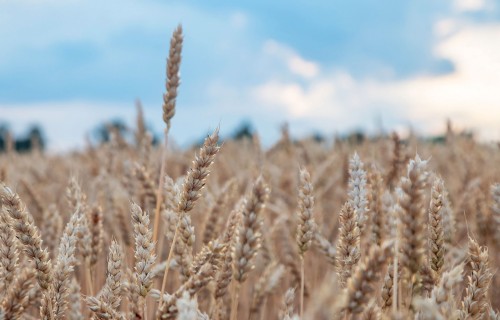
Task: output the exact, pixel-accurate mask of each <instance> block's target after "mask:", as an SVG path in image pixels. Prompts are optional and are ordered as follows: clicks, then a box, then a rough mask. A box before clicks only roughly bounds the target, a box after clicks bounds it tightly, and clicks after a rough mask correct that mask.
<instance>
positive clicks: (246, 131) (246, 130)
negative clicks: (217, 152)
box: [231, 121, 255, 140]
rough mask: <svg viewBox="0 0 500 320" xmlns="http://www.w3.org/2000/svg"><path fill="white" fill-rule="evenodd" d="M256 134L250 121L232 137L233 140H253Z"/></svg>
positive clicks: (244, 123)
mask: <svg viewBox="0 0 500 320" xmlns="http://www.w3.org/2000/svg"><path fill="white" fill-rule="evenodd" d="M254 133H255V130H254V129H253V126H252V124H251V123H250V122H249V121H244V122H242V123H241V124H240V125H239V126H238V127H237V128H236V130H234V133H233V134H232V135H231V139H233V140H241V139H244V138H248V139H251V138H252V137H253V135H254Z"/></svg>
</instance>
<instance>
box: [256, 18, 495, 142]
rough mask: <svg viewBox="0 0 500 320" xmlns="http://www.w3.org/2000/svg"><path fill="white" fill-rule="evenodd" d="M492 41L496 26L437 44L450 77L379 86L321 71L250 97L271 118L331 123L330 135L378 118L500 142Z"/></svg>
mask: <svg viewBox="0 0 500 320" xmlns="http://www.w3.org/2000/svg"><path fill="white" fill-rule="evenodd" d="M498 39H500V24H489V25H484V24H483V25H471V24H469V25H463V26H461V27H460V29H458V30H455V32H454V33H452V34H451V35H448V37H444V38H443V39H442V40H441V42H439V43H438V44H437V46H436V47H435V53H436V55H437V56H439V57H442V58H443V59H448V60H450V61H451V62H452V63H453V64H454V66H455V70H454V71H453V72H452V73H450V74H445V75H437V76H436V75H421V76H416V77H412V78H409V79H402V80H396V81H386V82H383V81H377V80H376V79H354V78H353V77H351V76H350V74H349V73H346V72H343V71H334V72H321V73H318V74H317V75H316V77H315V78H313V79H308V81H306V82H305V83H304V82H303V81H293V80H288V81H287V80H272V79H271V80H268V81H265V82H264V83H262V84H260V85H258V86H255V87H254V88H253V89H252V90H251V96H252V98H253V99H255V100H256V101H257V103H258V104H262V105H263V106H266V107H267V108H269V109H270V110H274V112H280V113H284V114H286V115H287V116H288V117H290V118H291V119H295V120H300V119H307V120H308V121H310V122H311V123H314V124H316V125H317V126H319V128H320V129H326V130H330V131H331V127H332V126H331V123H332V122H335V123H336V124H339V126H337V128H339V127H340V128H348V127H352V126H355V125H356V123H357V124H358V125H361V126H363V127H366V126H370V124H373V118H374V117H376V116H377V115H380V116H382V117H383V118H384V119H388V118H389V123H388V124H389V126H391V127H401V125H406V124H408V123H410V122H411V123H412V124H413V125H414V126H415V128H416V129H417V130H421V131H424V132H427V133H439V132H442V130H443V128H444V121H445V119H447V118H451V119H452V121H454V122H455V123H456V124H457V125H458V127H462V128H473V129H476V130H477V132H478V134H479V137H480V138H482V139H500V129H498V128H499V127H498V124H499V123H500V95H499V94H498V88H500V73H499V72H498V70H500V56H499V55H498V52H500V43H499V42H498V41H497V40H498ZM277 47H278V48H279V46H277ZM270 52H271V53H274V52H276V50H270ZM311 63H312V64H314V65H316V64H315V63H314V62H311ZM289 72H290V73H293V71H292V70H289ZM282 78H284V77H282ZM326 119H328V120H326Z"/></svg>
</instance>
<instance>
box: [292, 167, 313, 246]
mask: <svg viewBox="0 0 500 320" xmlns="http://www.w3.org/2000/svg"><path fill="white" fill-rule="evenodd" d="M299 180H300V187H299V210H298V216H299V224H298V227H297V237H296V240H297V245H298V246H299V253H300V255H304V253H305V252H306V251H307V250H308V249H309V246H310V245H311V242H312V239H313V237H314V227H315V223H314V218H313V206H314V197H313V195H312V192H313V186H312V184H311V176H310V175H309V172H308V171H307V170H306V169H305V168H301V169H300V171H299Z"/></svg>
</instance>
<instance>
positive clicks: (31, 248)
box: [0, 184, 52, 291]
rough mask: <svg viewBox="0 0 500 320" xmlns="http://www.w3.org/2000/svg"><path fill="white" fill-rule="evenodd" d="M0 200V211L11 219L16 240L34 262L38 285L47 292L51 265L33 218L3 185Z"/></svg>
mask: <svg viewBox="0 0 500 320" xmlns="http://www.w3.org/2000/svg"><path fill="white" fill-rule="evenodd" d="M0 199H1V201H2V209H3V210H5V212H7V214H8V215H9V216H10V217H11V219H12V227H13V229H14V230H15V231H16V237H17V239H18V240H19V241H20V242H21V243H22V244H23V246H24V247H25V254H26V255H27V257H28V258H30V259H32V260H33V261H34V262H35V270H36V271H37V275H36V277H37V281H38V284H39V285H40V287H41V288H42V290H43V291H47V290H48V289H49V287H50V284H51V282H52V264H51V262H50V260H49V254H48V252H47V250H46V249H42V240H41V238H40V232H39V231H38V228H37V227H36V226H35V223H34V221H33V217H32V216H31V215H30V214H29V213H28V211H27V210H26V206H25V205H24V203H23V202H22V201H21V199H19V196H18V195H17V194H16V193H14V192H13V191H12V190H11V189H9V188H8V187H7V186H5V185H3V184H1V185H0Z"/></svg>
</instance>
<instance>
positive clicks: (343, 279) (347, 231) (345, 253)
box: [336, 202, 361, 287]
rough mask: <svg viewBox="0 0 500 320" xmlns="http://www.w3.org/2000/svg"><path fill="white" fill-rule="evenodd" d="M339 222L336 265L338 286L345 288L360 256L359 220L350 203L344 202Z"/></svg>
mask: <svg viewBox="0 0 500 320" xmlns="http://www.w3.org/2000/svg"><path fill="white" fill-rule="evenodd" d="M339 221H340V229H339V230H340V231H339V232H340V234H339V239H338V243H337V263H336V265H337V273H338V275H339V282H340V285H341V286H342V287H345V286H346V284H347V280H348V279H349V278H350V277H351V274H352V271H353V269H354V267H355V266H356V264H357V263H358V261H359V258H360V255H361V252H360V247H359V239H360V231H359V228H358V221H359V219H358V217H357V212H356V210H354V208H353V207H352V205H351V203H350V202H346V203H345V204H344V206H343V207H342V209H341V210H340V215H339Z"/></svg>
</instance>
